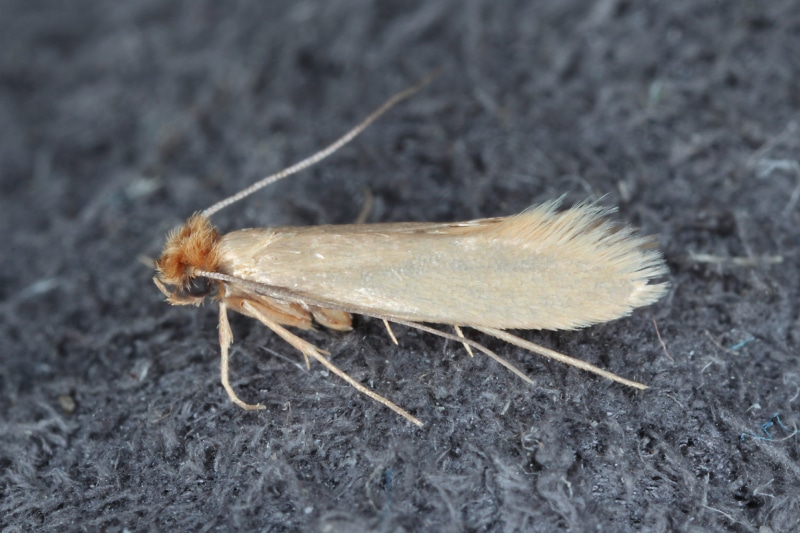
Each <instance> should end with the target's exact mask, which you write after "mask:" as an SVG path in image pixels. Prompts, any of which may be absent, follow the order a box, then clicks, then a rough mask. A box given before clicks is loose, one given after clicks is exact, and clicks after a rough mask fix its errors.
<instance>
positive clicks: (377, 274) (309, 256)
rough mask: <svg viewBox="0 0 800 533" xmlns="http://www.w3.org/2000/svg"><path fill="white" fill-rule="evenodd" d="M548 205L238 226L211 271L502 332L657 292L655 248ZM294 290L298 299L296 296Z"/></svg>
mask: <svg viewBox="0 0 800 533" xmlns="http://www.w3.org/2000/svg"><path fill="white" fill-rule="evenodd" d="M607 213H608V210H607V209H603V208H600V207H597V206H594V205H579V206H576V207H574V208H572V209H570V210H567V211H562V212H560V213H559V212H556V211H555V203H553V202H550V203H547V204H544V205H542V206H539V207H537V208H533V209H529V210H527V211H524V212H522V213H520V214H518V215H515V216H511V217H507V218H502V219H497V218H494V219H483V220H473V221H468V222H462V223H457V224H434V225H430V224H413V223H411V224H386V225H384V224H371V225H368V226H361V225H343V226H313V227H304V228H292V227H283V228H271V229H249V230H241V231H235V232H232V233H228V234H226V235H223V236H222V237H220V238H219V240H218V248H217V255H218V257H219V263H218V271H219V272H221V273H224V274H227V275H230V276H232V277H234V278H238V279H244V280H248V281H252V282H256V283H259V284H262V285H266V286H272V287H281V288H285V289H287V290H289V291H294V292H296V293H298V295H303V296H302V297H306V298H308V297H310V298H314V299H321V300H325V301H329V302H333V303H335V304H336V305H338V306H340V307H342V308H344V309H348V310H351V311H353V312H357V313H360V314H367V315H373V316H376V315H378V316H388V317H394V318H399V319H403V320H408V321H413V322H434V323H439V324H448V325H458V326H483V327H492V328H499V329H510V328H515V329H553V330H556V329H574V328H578V327H583V326H587V325H590V324H595V323H598V322H605V321H608V320H612V319H615V318H619V317H621V316H624V315H626V314H628V313H630V312H631V311H632V310H633V309H634V308H636V307H639V306H642V305H647V304H650V303H652V302H653V301H655V300H657V299H658V298H660V297H661V295H662V294H663V292H664V290H665V284H655V285H649V284H648V280H649V279H651V278H653V277H655V276H659V275H662V274H664V273H665V267H664V264H663V261H661V259H660V255H659V254H658V253H657V252H656V251H653V250H648V249H646V248H643V247H642V244H643V243H644V242H645V241H644V240H643V239H641V238H636V237H632V236H631V232H630V231H629V230H627V229H624V228H623V229H619V228H616V227H614V226H613V225H611V224H610V223H608V222H606V221H605V220H604V218H603V217H604V216H605V215H607ZM302 297H301V296H298V298H299V299H302Z"/></svg>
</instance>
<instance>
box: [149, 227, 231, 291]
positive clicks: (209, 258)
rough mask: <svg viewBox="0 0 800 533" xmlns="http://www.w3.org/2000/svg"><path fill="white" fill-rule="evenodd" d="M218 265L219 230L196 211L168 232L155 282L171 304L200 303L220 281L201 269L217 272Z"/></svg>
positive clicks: (157, 264)
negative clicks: (202, 273) (211, 277)
mask: <svg viewBox="0 0 800 533" xmlns="http://www.w3.org/2000/svg"><path fill="white" fill-rule="evenodd" d="M218 266H219V251H218V249H217V230H216V228H214V226H212V225H211V222H209V220H208V218H207V217H204V216H203V215H200V214H194V215H192V216H191V217H190V218H189V220H187V221H186V223H185V224H183V225H182V226H180V227H179V228H177V229H174V230H173V231H171V232H170V233H169V234H168V235H167V241H166V243H165V244H164V249H163V250H162V252H161V257H159V258H158V259H157V260H156V262H155V267H156V272H157V273H156V276H155V277H154V278H153V282H155V284H156V286H157V287H158V288H159V290H160V291H161V292H162V293H164V295H165V296H166V297H167V300H168V301H169V302H170V303H171V304H174V305H190V304H191V305H200V304H201V303H202V302H203V300H204V299H205V297H206V296H209V295H210V294H211V293H212V292H213V291H214V289H216V288H217V287H216V286H217V284H218V283H219V282H217V281H214V280H210V279H208V278H206V277H203V276H202V275H200V274H198V272H203V271H205V272H216V270H217V268H218Z"/></svg>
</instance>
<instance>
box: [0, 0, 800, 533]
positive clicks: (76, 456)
mask: <svg viewBox="0 0 800 533" xmlns="http://www.w3.org/2000/svg"><path fill="white" fill-rule="evenodd" d="M799 51H800V7H798V4H797V2H796V1H793V0H784V1H777V0H776V1H771V2H739V1H732V2H712V1H696V0H676V1H671V2H656V1H647V2H628V1H624V0H601V1H594V0H586V1H577V0H576V1H563V0H550V1H538V2H529V1H517V2H512V1H508V2H490V1H486V2H484V1H477V0H475V1H470V0H468V1H462V0H452V1H436V2H430V1H428V2H407V1H381V2H368V1H359V0H329V1H324V2H315V1H292V2H289V1H286V2H250V1H237V0H230V1H226V2H215V1H210V0H191V1H188V0H186V1H172V2H165V1H162V0H137V1H130V2H104V1H90V0H74V1H64V2H53V1H45V0H37V1H32V0H2V1H0V139H1V140H0V190H2V196H1V197H0V231H1V232H2V235H3V250H4V251H3V259H2V262H0V310H2V319H0V346H1V347H2V356H0V523H1V524H2V531H4V532H14V531H80V530H85V531H108V532H114V531H125V530H127V531H168V530H171V531H175V530H184V531H231V530H238V531H252V530H260V531H303V530H314V531H344V530H350V531H391V532H394V531H445V532H447V531H553V530H557V529H568V530H571V531H601V530H602V531H737V532H738V531H743V532H744V531H776V532H778V531H792V530H794V531H797V530H798V529H800V501H799V500H800V496H798V495H799V494H800V482H799V480H800V465H799V464H798V437H796V436H792V433H793V431H794V427H796V425H798V424H800V361H798V351H799V348H798V345H799V344H800V318H798V314H799V313H800V312H799V311H798V302H800V294H798V293H799V292H800V291H798V276H799V275H800V273H799V272H798V270H799V268H798V265H799V264H800V261H798V259H799V258H800V257H799V256H800V254H799V253H798V250H799V249H800V207H799V206H798V203H799V198H798V197H799V196H800V166H799V165H798V161H797V159H798V153H800V151H799V149H800V135H798V121H800V53H799ZM438 67H441V68H442V69H443V74H442V75H441V76H440V77H439V78H438V79H437V80H436V81H435V82H434V83H433V84H432V85H431V86H429V87H428V88H426V89H425V90H424V91H422V92H421V93H420V94H419V95H417V96H415V97H414V98H413V99H412V100H411V101H409V102H407V103H404V104H403V105H402V106H400V107H398V108H397V109H395V110H393V111H392V112H391V113H390V114H389V115H388V116H386V117H385V118H383V119H382V120H381V121H380V122H379V123H378V124H376V125H374V126H373V127H371V128H370V129H369V130H368V131H367V132H366V133H365V134H364V135H363V136H362V137H361V138H360V139H358V140H357V141H356V142H355V143H354V144H353V145H352V146H350V147H347V148H346V149H344V150H342V151H341V153H339V154H337V155H336V156H334V157H333V158H332V159H331V160H329V161H327V162H325V163H324V164H322V165H320V166H318V167H316V168H314V169H313V170H310V171H307V172H305V173H303V174H301V175H299V176H297V177H295V178H294V179H292V180H290V181H288V182H285V183H281V184H279V185H276V186H274V187H272V188H270V189H268V190H265V191H262V192H261V193H259V194H258V195H256V196H254V197H252V198H250V199H248V200H247V201H245V202H243V203H242V204H240V205H238V206H237V207H235V208H231V209H228V210H226V211H223V212H221V213H220V214H219V215H217V216H216V217H215V222H216V223H217V224H219V226H220V227H221V228H222V229H223V230H230V229H234V228H241V227H247V226H266V225H277V224H296V225H308V224H320V223H345V222H351V221H353V220H354V219H355V217H356V216H357V214H358V213H359V211H360V210H361V208H362V206H363V204H364V199H365V190H368V191H370V192H371V193H372V195H373V197H374V207H373V209H372V212H371V215H370V219H369V220H370V221H371V222H389V221H425V220H428V221H451V220H460V219H469V218H474V217H481V216H501V215H508V214H511V213H514V212H516V211H519V210H521V209H523V208H525V207H527V206H528V205H531V204H535V203H540V202H542V201H545V200H547V199H552V198H555V197H558V196H560V195H566V200H565V203H566V204H567V205H569V204H571V203H573V202H576V201H580V200H584V199H587V198H589V199H596V198H599V197H601V196H604V199H603V200H602V202H603V203H604V204H606V205H617V206H619V215H618V216H619V219H620V220H624V221H627V222H630V223H632V224H635V225H637V226H639V227H641V228H642V231H643V232H645V233H649V234H654V235H656V236H657V240H658V242H659V244H660V246H661V247H662V248H663V250H664V253H665V257H666V259H667V261H668V263H669V266H670V269H671V275H670V276H669V278H670V281H671V283H672V285H673V288H672V290H671V292H670V293H669V294H668V296H667V297H665V298H664V299H663V300H662V301H660V302H659V303H657V304H656V305H654V306H652V307H650V308H646V309H640V310H638V311H637V312H636V313H635V314H634V315H633V316H631V317H629V318H625V319H621V320H618V321H615V322H611V323H608V324H602V325H598V326H595V327H592V328H589V329H586V330H581V331H574V332H535V331H532V332H523V333H522V334H523V335H524V336H525V337H526V338H528V339H530V340H532V341H534V342H539V343H541V344H544V345H546V346H550V347H553V348H555V349H558V350H561V351H563V352H565V353H568V354H570V355H573V356H576V357H580V358H583V359H585V360H587V361H590V362H592V363H594V364H597V365H599V366H601V367H602V368H605V369H608V370H611V371H613V372H617V373H619V374H621V375H623V376H625V377H629V378H633V379H637V380H640V381H642V382H645V383H647V384H649V385H651V386H652V388H651V389H650V390H648V391H646V392H644V393H636V392H634V391H632V390H629V389H626V388H624V387H622V386H619V385H616V384H612V383H609V382H607V381H604V380H602V379H600V378H597V377H595V376H593V375H589V374H587V373H584V372H581V371H578V370H575V369H572V368H569V367H565V366H563V365H560V364H557V363H553V362H550V361H547V360H543V359H541V358H540V357H537V356H534V355H531V354H528V353H525V352H524V351H522V350H519V349H516V348H514V347H511V346H507V345H504V344H503V343H502V342H498V341H495V340H493V339H490V338H486V337H484V336H482V335H479V334H477V333H475V332H470V333H468V334H469V335H470V336H471V337H472V338H474V339H476V340H478V341H481V342H485V343H486V344H487V345H488V346H489V347H491V348H493V349H495V350H496V351H498V352H500V353H501V354H502V355H504V356H505V357H508V358H509V359H510V360H511V361H512V362H514V363H515V364H517V365H519V366H520V367H521V368H522V369H523V370H524V371H525V372H527V373H528V374H529V375H531V376H532V377H533V378H534V379H535V382H536V383H535V386H529V385H526V384H525V383H523V382H522V381H521V380H519V379H518V378H517V377H515V376H513V375H512V374H510V373H509V372H508V371H506V370H505V369H503V368H501V367H499V366H498V365H497V364H495V363H494V362H492V361H491V360H489V359H487V358H486V357H482V356H480V355H477V356H476V357H475V358H474V359H472V358H470V357H469V356H468V355H467V354H466V353H465V351H464V350H463V348H462V347H460V346H458V345H455V344H453V343H451V342H445V341H444V340H442V339H439V338H436V337H433V336H431V335H428V334H423V333H420V332H416V331H409V330H407V329H405V328H401V327H397V328H395V332H396V333H397V335H398V337H399V341H400V346H399V347H398V346H394V345H393V344H392V343H391V341H390V340H389V338H388V336H387V335H386V333H385V331H384V329H383V326H382V324H381V323H380V322H377V321H374V320H369V319H358V320H356V328H355V330H354V331H352V332H350V333H331V332H327V331H320V332H312V333H309V334H305V337H306V338H308V339H309V340H311V341H312V342H314V343H316V344H318V345H320V346H321V347H322V348H325V349H327V350H329V351H330V352H331V353H332V358H333V360H334V361H335V362H336V364H338V365H339V366H340V367H342V368H343V369H344V370H346V371H347V372H349V373H350V374H351V375H352V376H354V377H355V378H356V379H358V380H359V381H361V382H362V383H364V384H365V385H367V386H370V387H372V388H374V389H375V390H376V391H378V392H380V393H382V394H384V395H386V396H388V397H389V398H391V399H392V400H394V401H396V402H397V403H399V404H400V405H402V406H403V407H405V408H407V409H409V410H411V411H412V412H413V413H414V414H416V415H417V416H419V417H420V418H421V419H423V420H424V421H425V422H426V425H425V427H424V428H422V429H417V428H416V427H414V426H412V425H411V424H409V423H408V422H406V421H405V420H403V419H402V418H400V417H399V416H397V415H395V414H394V413H392V412H391V411H389V410H387V409H386V408H384V407H382V406H380V405H378V404H376V403H374V402H371V401H369V400H368V399H366V398H364V397H362V396H361V395H359V394H358V393H357V392H356V391H355V390H353V389H352V388H350V387H348V386H347V385H346V384H344V383H343V382H341V381H340V380H338V379H337V378H336V377H335V376H333V375H329V374H327V373H325V372H322V371H321V370H320V367H319V365H315V366H313V367H312V369H311V371H310V372H307V371H305V369H304V367H303V366H302V365H301V364H300V362H301V358H300V357H299V354H297V353H296V352H295V351H294V350H293V349H292V348H291V347H289V346H288V345H286V344H285V343H284V342H282V341H281V340H280V339H278V338H277V337H276V336H275V335H274V334H272V333H270V332H269V331H268V330H267V329H266V328H264V327H263V326H261V325H259V324H257V323H255V322H254V321H253V320H249V319H246V318H244V317H232V318H233V320H232V323H233V328H234V333H235V336H236V341H235V344H234V349H233V361H232V379H233V382H234V386H235V387H236V389H237V391H238V392H239V394H240V395H241V397H242V398H243V399H245V400H248V401H260V402H264V403H265V404H266V405H267V406H268V410H267V411H265V412H259V413H246V412H243V411H241V410H240V409H238V408H236V407H235V406H233V405H231V403H230V402H229V401H228V398H227V397H226V395H225V392H224V391H223V389H222V387H221V386H220V383H219V368H218V365H219V361H218V345H217V333H216V314H215V312H214V309H213V306H206V307H204V308H200V309H194V308H173V307H170V306H168V305H166V304H165V303H164V302H163V301H162V297H161V295H160V294H159V293H158V291H157V290H156V288H155V287H154V286H153V284H152V282H151V281H150V278H151V276H152V269H151V268H149V267H148V266H146V263H147V259H146V258H153V257H155V256H157V254H158V253H159V249H160V246H161V244H162V242H163V236H164V234H165V232H166V231H168V230H169V229H171V228H172V227H174V226H175V225H177V224H179V223H180V222H181V221H182V220H183V219H185V217H187V216H188V215H190V214H191V213H192V212H193V211H195V210H199V209H202V208H204V207H207V206H208V205H210V204H211V203H213V202H214V201H215V200H218V199H221V198H222V197H224V196H225V195H227V194H230V193H233V192H235V191H237V190H238V189H240V188H241V187H243V186H245V185H246V184H248V183H251V182H252V181H254V180H255V179H257V178H258V177H260V176H262V175H264V174H267V173H269V172H271V171H274V170H276V169H279V168H281V167H283V166H285V165H288V164H290V163H292V162H294V161H296V160H298V159H300V158H301V157H304V156H306V155H309V154H311V153H312V152H313V151H315V150H316V149H318V148H320V147H322V146H324V145H325V144H326V143H327V142H329V141H331V140H332V139H334V138H335V137H336V136H338V135H339V134H341V133H342V132H344V131H345V130H346V129H347V128H349V127H350V126H352V125H354V124H355V123H356V122H357V121H358V120H359V119H360V118H362V117H364V116H365V115H366V114H367V113H368V112H370V111H371V110H372V109H373V108H374V107H375V106H377V105H378V104H379V103H381V102H382V101H383V100H384V99H385V98H386V97H388V96H389V95H391V94H393V93H395V92H396V91H399V90H401V89H403V88H405V87H407V86H408V85H410V84H412V83H413V82H415V81H416V80H418V79H420V78H421V77H422V76H424V75H425V74H426V73H428V72H430V71H431V70H433V69H435V68H438ZM656 325H657V326H658V330H656ZM658 332H660V336H661V338H662V339H663V342H664V344H665V346H666V350H665V349H664V348H662V345H661V343H660V342H659V338H658ZM773 413H780V417H781V421H782V422H783V423H784V424H785V425H786V427H787V428H788V430H784V429H782V428H780V427H779V426H778V425H777V424H775V425H773V427H771V428H769V430H770V432H771V434H772V435H773V437H774V440H772V441H765V440H757V439H755V438H753V437H745V438H744V439H743V440H742V439H741V438H740V436H741V435H742V434H743V433H745V432H756V433H760V430H759V427H760V425H761V424H764V423H767V422H768V421H769V420H770V417H771V416H772V414H773ZM761 435H763V436H765V435H764V434H763V433H761ZM786 437H789V438H788V439H787V438H786ZM760 528H761V529H760Z"/></svg>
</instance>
